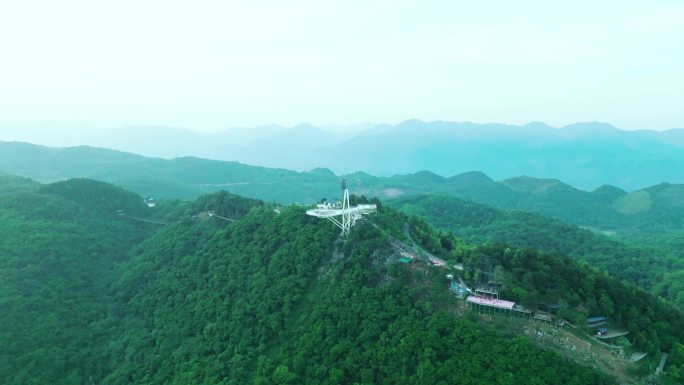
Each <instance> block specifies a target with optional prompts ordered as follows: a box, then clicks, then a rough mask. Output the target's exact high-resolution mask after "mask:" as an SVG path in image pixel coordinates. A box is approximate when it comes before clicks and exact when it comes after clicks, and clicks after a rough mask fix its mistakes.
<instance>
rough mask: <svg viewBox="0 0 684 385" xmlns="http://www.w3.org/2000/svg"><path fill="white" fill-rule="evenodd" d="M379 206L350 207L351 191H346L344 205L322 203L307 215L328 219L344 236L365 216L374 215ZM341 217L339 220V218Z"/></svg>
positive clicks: (308, 211) (343, 199)
mask: <svg viewBox="0 0 684 385" xmlns="http://www.w3.org/2000/svg"><path fill="white" fill-rule="evenodd" d="M376 210H377V206H376V205H374V204H362V205H358V206H353V207H352V206H351V205H349V190H347V189H344V197H343V198H342V203H333V204H330V203H321V204H318V205H316V208H315V209H311V210H307V211H306V213H307V214H308V215H311V216H313V217H318V218H327V219H329V220H330V221H331V222H332V223H334V224H335V225H337V227H339V228H340V229H342V236H343V237H344V236H346V235H347V234H349V230H350V229H351V228H352V226H354V225H355V224H356V221H358V220H359V219H362V218H363V216H364V215H366V214H371V213H374V212H375V211H376ZM338 217H339V218H338Z"/></svg>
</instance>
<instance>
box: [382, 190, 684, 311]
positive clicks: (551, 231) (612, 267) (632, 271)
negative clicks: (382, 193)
mask: <svg viewBox="0 0 684 385" xmlns="http://www.w3.org/2000/svg"><path fill="white" fill-rule="evenodd" d="M387 204H388V205H390V206H391V207H394V208H396V209H398V210H400V211H402V212H405V213H407V214H409V215H415V216H418V217H420V218H423V219H425V220H426V221H428V222H429V223H430V224H432V225H434V226H436V227H438V228H441V229H444V230H448V231H450V232H452V233H453V234H455V235H456V236H457V237H459V238H462V239H464V240H466V241H468V242H470V243H474V244H486V243H494V244H508V245H511V246H518V247H522V248H534V249H539V250H543V251H546V252H550V253H556V254H562V255H567V256H570V257H573V258H575V259H578V260H581V261H584V262H587V263H588V264H589V265H590V266H593V267H596V268H599V269H601V270H605V271H607V272H609V273H610V274H611V275H613V276H614V277H617V278H619V279H625V280H627V281H629V282H632V283H634V284H636V285H638V286H640V287H642V288H644V289H647V290H653V292H654V293H659V294H667V295H664V297H665V298H668V299H671V300H673V301H675V302H676V301H677V297H678V295H680V294H679V293H680V291H674V289H675V288H674V287H672V286H668V288H664V287H663V286H662V285H663V282H664V280H665V281H666V282H668V283H671V284H670V285H677V283H678V282H675V281H676V280H674V279H672V278H669V277H670V276H671V272H672V271H673V270H674V271H679V269H684V258H683V257H684V256H670V257H668V253H663V252H662V249H663V245H662V244H661V245H657V244H655V243H652V244H647V245H645V246H641V245H637V244H636V243H634V244H625V243H622V242H620V241H617V240H615V239H613V238H609V237H607V236H604V235H601V234H596V233H594V232H591V231H589V230H584V229H580V228H578V227H576V226H573V225H569V224H566V223H563V222H560V221H558V220H553V219H548V218H545V217H543V216H541V215H538V214H531V213H525V212H519V211H506V210H500V209H495V208H493V207H489V206H485V205H482V204H478V203H473V202H469V201H465V200H462V199H458V198H453V197H445V196H434V195H422V196H412V197H405V198H398V199H394V200H391V201H388V203H387ZM671 238H673V237H671ZM671 241H672V242H673V244H672V245H671V247H672V249H675V248H676V246H679V245H681V244H680V243H677V242H676V241H675V239H671ZM666 277H668V278H667V279H666ZM655 286H659V288H657V289H656V288H655ZM680 286H681V285H680ZM682 289H684V287H682ZM682 304H684V302H682ZM683 308H684V307H683Z"/></svg>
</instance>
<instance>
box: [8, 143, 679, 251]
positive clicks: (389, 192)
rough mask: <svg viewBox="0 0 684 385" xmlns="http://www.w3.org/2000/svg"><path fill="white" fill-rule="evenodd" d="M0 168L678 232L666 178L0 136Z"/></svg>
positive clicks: (610, 229)
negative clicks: (163, 153)
mask: <svg viewBox="0 0 684 385" xmlns="http://www.w3.org/2000/svg"><path fill="white" fill-rule="evenodd" d="M0 171H4V172H8V173H11V174H16V175H21V176H24V177H30V178H32V179H34V180H37V181H40V182H54V181H58V180H63V179H66V178H74V177H76V178H94V179H99V180H103V181H107V182H111V183H115V184H117V185H120V186H123V187H126V188H128V189H131V190H133V191H135V192H137V193H139V194H141V195H143V196H155V197H159V198H182V199H194V198H196V197H198V196H200V195H202V194H205V193H209V192H214V191H220V190H229V191H231V192H234V193H237V194H242V195H245V196H250V197H253V198H257V199H263V200H267V201H276V202H279V203H282V204H290V203H293V202H299V203H307V204H308V203H314V202H318V201H320V200H321V199H322V198H329V199H331V200H333V199H335V198H336V197H338V196H339V195H340V190H339V188H338V186H340V183H341V181H342V180H343V179H344V180H345V182H346V185H347V186H348V187H349V188H350V189H352V191H354V192H355V193H357V194H359V195H365V196H369V197H372V196H377V197H379V198H395V197H400V196H407V195H413V194H437V195H445V196H455V197H459V198H465V199H469V200H473V201H476V202H479V203H483V204H487V205H490V206H494V207H498V208H504V209H515V210H521V211H529V212H535V213H540V214H543V215H546V216H549V217H552V218H556V219H561V220H563V221H565V222H568V223H572V224H575V225H577V226H581V227H586V228H589V229H592V230H594V231H597V232H603V233H605V234H613V235H616V236H618V237H623V238H628V237H632V236H635V235H639V234H641V235H645V234H649V235H660V234H665V233H671V232H677V231H681V230H684V220H683V219H682V218H684V203H682V202H684V185H681V184H670V183H660V184H658V185H654V186H651V187H648V188H644V189H641V190H637V191H632V192H627V191H625V190H622V189H619V188H617V187H614V186H608V185H604V186H601V187H599V188H597V189H595V190H593V191H590V192H589V191H584V190H580V189H577V188H575V187H572V186H570V185H568V184H566V183H564V182H561V181H560V180H558V179H539V178H532V177H527V176H519V177H514V178H509V179H505V180H502V181H495V180H493V179H492V178H490V177H489V176H487V175H486V174H484V173H481V172H474V171H471V172H467V173H463V174H459V175H455V176H452V177H449V178H444V177H442V176H440V175H438V174H435V173H433V172H429V171H421V172H418V173H414V174H407V175H394V176H391V177H377V176H373V175H370V174H367V173H363V172H356V173H353V174H347V175H342V176H337V175H335V174H334V173H333V172H332V171H330V170H329V169H323V168H317V169H314V170H313V171H311V172H295V171H290V170H285V169H270V168H265V167H257V166H249V165H245V164H240V163H236V162H225V161H215V160H207V159H199V158H176V159H171V160H167V159H159V158H147V157H142V156H138V155H133V154H128V153H122V152H118V151H112V150H106V149H100V148H93V147H67V148H51V147H42V146H35V145H31V144H27V143H16V142H0Z"/></svg>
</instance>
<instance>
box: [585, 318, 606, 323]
mask: <svg viewBox="0 0 684 385" xmlns="http://www.w3.org/2000/svg"><path fill="white" fill-rule="evenodd" d="M605 320H606V317H589V318H587V323H590V324H593V323H595V322H603V321H605Z"/></svg>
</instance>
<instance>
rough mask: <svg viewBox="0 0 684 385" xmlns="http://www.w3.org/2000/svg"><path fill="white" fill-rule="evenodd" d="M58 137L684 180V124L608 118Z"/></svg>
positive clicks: (288, 158) (212, 155)
mask: <svg viewBox="0 0 684 385" xmlns="http://www.w3.org/2000/svg"><path fill="white" fill-rule="evenodd" d="M644 128H647V127H644ZM31 129H33V130H35V128H29V130H31ZM44 130H45V131H47V133H50V132H52V131H54V130H62V131H64V130H65V128H64V127H59V126H57V127H52V128H50V127H45V128H44ZM90 131H93V129H91V130H90ZM46 135H47V134H44V135H43V136H46ZM52 143H58V144H57V145H74V144H80V145H91V146H106V147H108V148H113V149H117V150H121V151H128V152H133V153H138V154H144V155H148V156H161V157H167V158H172V157H184V156H195V157H200V158H208V159H219V160H229V161H239V162H242V163H247V164H254V165H259V166H264V167H282V168H287V169H292V170H297V171H306V170H311V169H313V168H316V167H326V168H329V169H331V170H333V171H334V172H335V173H337V174H348V173H353V172H355V171H360V170H362V171H365V172H368V173H370V174H374V175H382V176H391V175H395V174H410V173H415V172H418V171H421V170H431V171H433V172H435V173H437V174H439V175H442V176H445V177H446V176H450V175H457V174H460V173H463V172H468V171H471V170H480V171H483V172H485V173H487V174H488V175H490V176H492V177H493V178H495V179H497V180H498V179H508V178H512V177H516V176H518V175H530V176H533V177H536V178H558V179H560V180H563V181H565V182H567V183H570V184H571V185H573V186H577V187H580V188H583V189H589V190H593V189H595V188H597V187H599V186H602V185H606V184H610V185H615V186H618V187H620V188H622V189H626V190H630V191H631V190H637V189H641V188H644V187H646V186H649V185H654V184H658V183H661V182H663V181H668V182H672V183H684V172H682V170H684V152H683V151H682V150H683V149H684V130H683V129H681V128H680V129H671V130H666V131H651V130H636V131H624V130H620V129H617V128H615V127H613V126H611V125H610V124H606V123H599V122H587V123H576V124H571V125H568V126H565V127H561V128H554V127H550V126H548V125H546V124H544V123H539V122H532V123H529V124H526V125H522V126H518V125H504V124H496V123H488V124H478V123H471V122H448V121H434V122H423V121H420V120H415V119H414V120H408V121H405V122H402V123H399V124H396V125H390V124H380V125H375V126H373V125H370V126H368V125H364V126H360V127H347V128H346V129H345V130H329V129H326V128H325V127H314V126H312V125H309V124H301V125H298V126H294V127H290V128H286V127H278V126H265V127H253V128H251V129H248V128H242V129H232V130H226V131H225V132H221V133H211V134H208V133H199V132H193V131H191V130H187V129H180V128H172V127H124V128H121V129H119V130H117V131H113V132H111V133H109V134H104V135H103V136H101V137H97V136H91V137H83V136H81V137H80V138H79V141H75V140H71V141H66V142H65V141H63V140H61V141H60V140H59V139H57V140H55V139H53V140H52ZM67 143H68V144H67ZM53 145H54V144H53Z"/></svg>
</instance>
